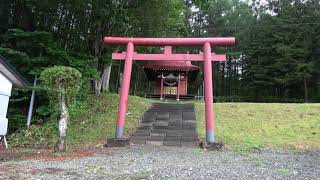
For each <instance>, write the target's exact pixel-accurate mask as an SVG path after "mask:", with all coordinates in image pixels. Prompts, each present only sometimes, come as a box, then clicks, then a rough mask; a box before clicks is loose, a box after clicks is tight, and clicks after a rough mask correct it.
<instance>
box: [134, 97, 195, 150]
mask: <svg viewBox="0 0 320 180" xmlns="http://www.w3.org/2000/svg"><path fill="white" fill-rule="evenodd" d="M130 139H131V143H133V144H150V145H158V146H161V145H164V146H177V147H181V146H187V147H191V146H198V144H199V138H198V135H197V132H196V117H195V111H194V107H193V105H192V104H164V103H156V104H154V105H153V106H152V107H151V108H149V109H148V110H147V111H146V113H145V114H144V117H143V119H142V122H141V124H140V127H139V128H138V129H137V131H136V132H135V133H134V134H133V136H132V137H131V138H130Z"/></svg>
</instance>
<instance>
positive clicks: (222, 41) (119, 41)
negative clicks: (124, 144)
mask: <svg viewBox="0 0 320 180" xmlns="http://www.w3.org/2000/svg"><path fill="white" fill-rule="evenodd" d="M104 43H105V44H109V45H127V51H126V52H123V53H113V54H112V59H115V60H125V63H124V72H123V78H122V83H121V93H120V101H119V109H118V118H117V127H116V134H115V139H116V140H117V139H119V140H120V139H122V138H123V129H124V125H125V119H126V112H127V109H128V96H129V88H130V79H131V71H132V61H133V60H137V61H153V60H166V61H168V60H175V61H204V91H205V97H204V98H205V120H206V140H207V143H209V144H213V143H214V142H215V139H214V127H215V126H214V109H213V83H212V61H225V60H226V56H225V55H217V54H215V53H212V52H211V48H212V46H228V45H229V46H230V45H234V44H235V38H234V37H223V38H130V37H105V38H104ZM134 46H164V47H165V51H164V54H139V53H137V52H135V51H134ZM172 46H203V53H199V54H173V53H172Z"/></svg>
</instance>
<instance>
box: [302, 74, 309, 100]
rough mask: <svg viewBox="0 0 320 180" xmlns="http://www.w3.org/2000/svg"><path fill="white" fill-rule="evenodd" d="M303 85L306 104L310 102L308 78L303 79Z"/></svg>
mask: <svg viewBox="0 0 320 180" xmlns="http://www.w3.org/2000/svg"><path fill="white" fill-rule="evenodd" d="M303 85H304V102H305V103H307V102H308V84H307V78H305V77H304V78H303Z"/></svg>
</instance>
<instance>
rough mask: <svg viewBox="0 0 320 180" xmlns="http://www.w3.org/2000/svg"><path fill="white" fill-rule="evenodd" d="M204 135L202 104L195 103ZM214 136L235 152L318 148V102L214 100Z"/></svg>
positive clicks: (319, 134) (319, 117)
mask: <svg viewBox="0 0 320 180" xmlns="http://www.w3.org/2000/svg"><path fill="white" fill-rule="evenodd" d="M195 107H196V111H197V123H198V124H197V131H198V133H199V135H200V137H201V138H203V139H204V138H205V120H204V103H199V102H196V103H195ZM215 112H216V131H215V133H216V138H217V140H218V141H220V142H223V143H224V144H226V145H227V146H230V147H231V148H232V149H234V150H237V151H248V150H252V149H260V148H265V147H271V148H293V149H320V104H278V103H269V104H267V103H216V104H215Z"/></svg>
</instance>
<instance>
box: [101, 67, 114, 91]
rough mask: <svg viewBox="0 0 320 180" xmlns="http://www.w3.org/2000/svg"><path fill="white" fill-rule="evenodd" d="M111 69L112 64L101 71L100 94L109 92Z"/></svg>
mask: <svg viewBox="0 0 320 180" xmlns="http://www.w3.org/2000/svg"><path fill="white" fill-rule="evenodd" d="M111 67H112V64H109V65H108V66H107V67H105V68H104V70H103V74H102V77H101V80H102V92H109V91H110V89H109V87H110V86H109V83H110V74H111Z"/></svg>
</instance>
